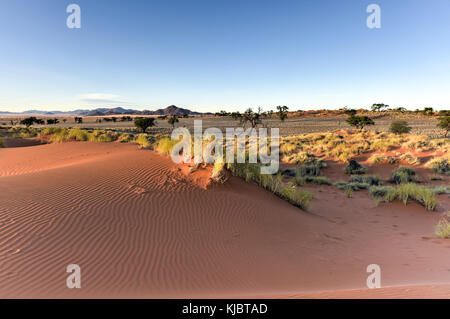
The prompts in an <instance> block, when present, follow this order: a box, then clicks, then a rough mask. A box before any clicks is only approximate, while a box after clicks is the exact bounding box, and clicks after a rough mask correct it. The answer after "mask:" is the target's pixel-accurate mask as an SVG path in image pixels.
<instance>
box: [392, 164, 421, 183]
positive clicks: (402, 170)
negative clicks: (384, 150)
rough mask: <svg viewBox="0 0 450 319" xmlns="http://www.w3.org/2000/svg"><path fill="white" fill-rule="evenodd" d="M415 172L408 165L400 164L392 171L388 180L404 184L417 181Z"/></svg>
mask: <svg viewBox="0 0 450 319" xmlns="http://www.w3.org/2000/svg"><path fill="white" fill-rule="evenodd" d="M417 181H418V180H417V173H416V171H415V170H413V169H412V168H410V167H406V166H400V167H399V168H397V169H395V170H394V171H393V172H392V177H391V179H390V182H392V183H395V184H405V183H411V182H417Z"/></svg>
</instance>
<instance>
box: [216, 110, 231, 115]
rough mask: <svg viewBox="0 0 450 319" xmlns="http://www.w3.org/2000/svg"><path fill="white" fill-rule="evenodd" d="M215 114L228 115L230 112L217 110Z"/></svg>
mask: <svg viewBox="0 0 450 319" xmlns="http://www.w3.org/2000/svg"><path fill="white" fill-rule="evenodd" d="M215 115H216V116H229V115H230V113H228V112H227V111H223V110H222V111H220V112H217V113H216V114H215Z"/></svg>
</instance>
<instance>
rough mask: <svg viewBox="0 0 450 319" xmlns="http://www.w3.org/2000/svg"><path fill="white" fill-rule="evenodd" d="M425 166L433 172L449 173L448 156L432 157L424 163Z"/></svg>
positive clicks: (449, 157) (449, 158)
mask: <svg viewBox="0 0 450 319" xmlns="http://www.w3.org/2000/svg"><path fill="white" fill-rule="evenodd" d="M426 167H428V168H431V169H432V170H433V172H435V173H438V174H444V175H450V156H443V157H438V158H434V159H432V160H431V161H429V162H428V163H427V164H426Z"/></svg>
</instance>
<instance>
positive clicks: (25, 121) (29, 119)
mask: <svg viewBox="0 0 450 319" xmlns="http://www.w3.org/2000/svg"><path fill="white" fill-rule="evenodd" d="M36 121H37V118H35V117H34V116H31V117H27V118H24V119H23V120H22V121H20V124H22V125H25V126H26V127H30V126H31V125H33V124H34V123H35V122H36Z"/></svg>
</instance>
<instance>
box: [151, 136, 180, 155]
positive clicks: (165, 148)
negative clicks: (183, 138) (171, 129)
mask: <svg viewBox="0 0 450 319" xmlns="http://www.w3.org/2000/svg"><path fill="white" fill-rule="evenodd" d="M177 143H178V141H173V140H172V139H170V138H169V137H163V138H162V139H160V140H159V142H158V145H157V147H156V149H157V150H158V152H159V153H160V154H161V155H170V154H171V153H172V149H173V147H174V146H175V144H177Z"/></svg>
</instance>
